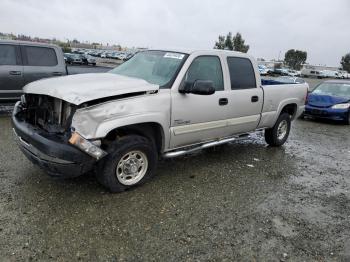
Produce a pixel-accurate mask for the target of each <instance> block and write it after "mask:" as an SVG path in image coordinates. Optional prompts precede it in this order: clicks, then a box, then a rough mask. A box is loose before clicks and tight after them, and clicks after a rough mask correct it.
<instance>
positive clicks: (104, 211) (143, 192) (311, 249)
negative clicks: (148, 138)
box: [0, 116, 350, 261]
mask: <svg viewBox="0 0 350 262" xmlns="http://www.w3.org/2000/svg"><path fill="white" fill-rule="evenodd" d="M349 128H350V127H349V126H345V125H341V124H338V123H334V122H325V121H315V120H296V121H294V122H293V125H292V131H291V134H290V137H289V140H288V141H287V143H286V144H285V145H284V146H283V147H281V148H271V147H268V146H267V145H266V144H265V142H264V139H263V136H262V134H261V133H258V134H257V135H256V136H254V137H253V138H252V139H251V140H248V141H242V142H238V143H231V144H228V145H224V146H220V147H216V148H214V149H211V150H206V151H202V152H199V153H196V154H194V155H189V156H186V157H180V158H176V159H172V160H162V161H160V162H159V166H158V169H157V175H156V176H155V178H154V179H152V180H151V181H149V182H148V183H147V184H145V185H143V186H142V187H139V188H136V189H134V190H130V191H127V192H125V193H122V194H110V193H109V192H108V191H106V190H105V189H104V188H103V187H102V186H100V185H99V184H98V182H97V181H96V179H95V178H94V175H93V174H87V175H85V176H82V177H78V178H75V179H68V180H59V179H53V178H51V177H48V176H47V175H46V174H45V173H44V172H43V171H41V170H40V169H39V168H38V167H36V166H34V165H32V164H31V163H30V162H29V161H28V160H27V159H26V158H25V157H24V155H23V154H22V153H21V152H20V150H19V149H18V147H17V146H16V143H15V140H14V136H13V134H12V131H11V123H10V118H9V117H7V116H2V117H0V183H1V185H0V260H1V261H77V260H81V261H184V260H186V261H203V260H219V261H223V260H226V261H349V260H350V223H349V218H350V194H349V189H350V138H349V130H350V129H349Z"/></svg>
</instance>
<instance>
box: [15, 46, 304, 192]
mask: <svg viewBox="0 0 350 262" xmlns="http://www.w3.org/2000/svg"><path fill="white" fill-rule="evenodd" d="M307 90H308V85H307V84H282V83H278V82H275V81H268V80H267V81H262V80H261V79H260V76H259V70H258V67H257V64H256V62H255V60H254V59H253V58H252V57H250V56H249V55H246V54H243V53H238V52H232V51H219V50H206V51H199V50H186V51H184V50H181V51H179V50H148V51H144V52H140V53H138V54H136V55H135V56H134V57H133V58H132V59H130V60H129V61H127V62H125V63H124V64H122V65H120V66H119V67H117V68H115V69H113V70H111V71H110V72H108V73H104V74H84V75H72V76H65V77H56V78H51V79H45V80H39V81H36V82H33V83H30V84H28V85H27V86H25V88H24V93H25V94H24V95H23V96H22V98H21V101H20V102H18V103H17V104H16V106H15V109H14V112H13V115H12V122H13V127H14V132H15V134H16V137H17V138H18V139H17V140H18V143H19V146H20V148H21V150H22V151H23V153H24V154H25V155H26V156H27V157H28V158H29V159H30V160H31V161H32V162H33V163H35V164H37V165H38V166H40V167H42V168H43V169H45V170H46V171H47V172H48V173H49V174H51V175H54V176H60V177H73V176H78V175H81V174H84V173H86V172H88V171H91V170H95V173H96V177H97V179H98V180H99V181H100V182H101V183H102V184H103V185H104V186H106V187H107V188H109V189H110V190H111V191H112V192H120V191H124V190H126V189H128V188H130V187H133V186H136V185H139V184H142V183H144V182H145V181H146V180H148V179H149V178H150V177H152V175H153V174H154V173H155V168H156V164H157V160H158V159H159V158H160V157H165V158H170V157H177V156H181V155H184V154H187V153H190V152H194V151H196V150H200V149H203V148H208V147H212V146H217V145H220V144H224V143H228V142H231V141H235V140H239V139H246V138H247V137H249V133H251V132H254V131H255V130H258V129H260V130H263V129H264V130H265V140H266V142H267V143H268V144H269V145H271V146H281V145H283V144H284V143H285V141H286V140H287V138H288V135H289V131H290V128H291V121H292V120H293V119H295V118H296V117H298V116H299V115H300V114H301V113H302V112H303V110H304V105H305V100H306V95H307Z"/></svg>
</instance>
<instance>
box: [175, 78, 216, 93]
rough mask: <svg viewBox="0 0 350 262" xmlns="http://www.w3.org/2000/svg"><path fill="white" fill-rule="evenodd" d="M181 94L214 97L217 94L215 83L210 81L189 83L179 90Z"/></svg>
mask: <svg viewBox="0 0 350 262" xmlns="http://www.w3.org/2000/svg"><path fill="white" fill-rule="evenodd" d="M179 92H180V93H181V94H194V95H212V94H214V93H215V88H214V83H213V81H210V80H196V81H194V83H191V82H187V81H185V83H184V84H183V85H182V86H181V87H180V88H179Z"/></svg>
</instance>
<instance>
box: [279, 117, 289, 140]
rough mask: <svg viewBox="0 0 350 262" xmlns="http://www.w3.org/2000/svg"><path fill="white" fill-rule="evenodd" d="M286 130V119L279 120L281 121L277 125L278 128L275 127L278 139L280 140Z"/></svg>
mask: <svg viewBox="0 0 350 262" xmlns="http://www.w3.org/2000/svg"><path fill="white" fill-rule="evenodd" d="M287 130H288V123H287V121H286V120H283V121H281V123H280V124H279V125H278V128H277V138H278V140H282V139H283V138H284V137H285V136H286V134H287Z"/></svg>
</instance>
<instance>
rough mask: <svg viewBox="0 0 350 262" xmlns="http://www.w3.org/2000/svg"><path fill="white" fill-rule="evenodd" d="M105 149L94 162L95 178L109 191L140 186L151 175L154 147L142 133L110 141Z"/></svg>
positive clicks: (154, 161)
mask: <svg viewBox="0 0 350 262" xmlns="http://www.w3.org/2000/svg"><path fill="white" fill-rule="evenodd" d="M106 151H107V152H108V155H107V156H106V157H104V158H103V159H101V161H99V162H98V163H97V167H96V178H97V180H98V181H99V182H100V183H101V184H102V185H103V186H105V187H107V188H108V189H109V190H110V191H111V192H113V193H116V192H123V191H125V190H127V189H129V188H131V187H135V186H139V185H141V184H144V183H145V182H146V181H147V180H148V179H150V178H151V177H152V176H153V175H154V171H155V169H156V165H157V157H158V155H157V150H156V147H155V145H154V143H152V142H150V141H149V140H148V139H146V138H145V137H142V136H138V135H130V136H125V137H121V138H120V139H118V140H117V141H114V142H112V143H111V144H110V145H109V146H108V149H107V150H106ZM123 158H124V159H123ZM142 163H143V164H142ZM137 169H138V171H137ZM133 170H134V171H133ZM128 172H134V173H132V174H131V173H128Z"/></svg>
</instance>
